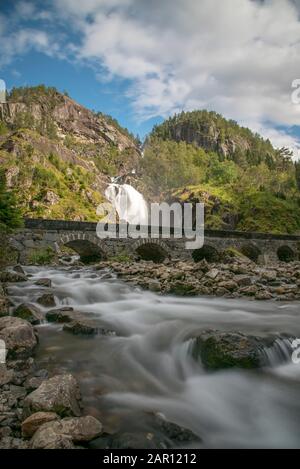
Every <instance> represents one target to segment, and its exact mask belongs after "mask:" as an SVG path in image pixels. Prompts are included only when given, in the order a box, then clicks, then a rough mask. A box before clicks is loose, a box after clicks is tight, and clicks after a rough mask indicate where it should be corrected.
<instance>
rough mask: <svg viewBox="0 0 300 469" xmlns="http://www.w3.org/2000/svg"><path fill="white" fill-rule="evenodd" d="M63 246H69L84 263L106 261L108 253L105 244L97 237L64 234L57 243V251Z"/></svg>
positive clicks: (84, 234)
mask: <svg viewBox="0 0 300 469" xmlns="http://www.w3.org/2000/svg"><path fill="white" fill-rule="evenodd" d="M61 246H67V247H69V248H71V249H73V251H75V252H76V253H77V254H78V255H79V256H80V260H81V261H82V262H87V263H88V262H96V261H99V260H102V259H106V257H107V251H106V248H105V246H104V245H103V242H101V240H100V239H99V238H97V236H94V235H90V234H86V233H80V232H78V233H64V234H62V235H60V236H59V237H58V239H57V241H56V248H57V251H58V252H59V251H60V247H61Z"/></svg>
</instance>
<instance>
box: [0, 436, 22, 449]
mask: <svg viewBox="0 0 300 469" xmlns="http://www.w3.org/2000/svg"><path fill="white" fill-rule="evenodd" d="M0 449H28V442H27V441H24V440H22V439H21V438H13V437H11V436H6V437H4V438H1V439H0Z"/></svg>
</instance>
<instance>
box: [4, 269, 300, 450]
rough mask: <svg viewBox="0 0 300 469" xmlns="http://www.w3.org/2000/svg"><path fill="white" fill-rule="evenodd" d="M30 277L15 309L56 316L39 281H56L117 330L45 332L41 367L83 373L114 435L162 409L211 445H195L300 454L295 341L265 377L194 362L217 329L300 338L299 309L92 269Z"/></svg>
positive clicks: (87, 397) (79, 305)
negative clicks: (152, 286) (172, 289)
mask: <svg viewBox="0 0 300 469" xmlns="http://www.w3.org/2000/svg"><path fill="white" fill-rule="evenodd" d="M26 273H27V274H30V278H29V280H28V281H27V282H26V283H24V284H22V283H17V284H15V285H12V284H11V285H10V286H9V294H10V296H11V299H12V301H13V303H14V304H15V305H18V304H20V303H22V302H29V303H33V304H35V305H36V306H38V307H39V308H42V310H43V312H46V311H47V310H48V309H49V308H45V307H41V305H40V304H38V303H37V298H38V297H39V296H40V295H41V287H40V286H38V285H36V281H37V280H39V279H41V278H49V279H50V280H51V283H52V289H53V292H54V295H55V299H56V304H57V307H59V306H65V305H69V306H72V307H74V309H75V310H77V311H81V312H82V313H84V314H86V315H87V317H92V318H93V320H95V321H97V322H98V323H99V327H104V328H108V329H112V330H115V331H116V332H117V335H116V336H101V335H99V336H95V337H94V338H93V339H92V338H91V337H79V336H78V337H74V336H72V335H71V334H69V333H66V332H64V331H63V329H62V325H61V324H57V325H55V324H49V323H44V324H43V325H41V326H37V328H38V331H39V339H40V344H39V348H38V350H37V354H36V357H35V360H36V362H37V364H38V366H39V367H43V368H47V369H48V368H50V371H51V373H53V374H60V373H62V372H70V373H73V374H74V375H75V376H76V377H77V378H78V380H79V382H80V386H81V389H82V393H83V396H84V402H85V406H86V407H87V409H88V412H92V415H94V416H96V417H98V418H99V420H101V422H103V424H104V427H105V428H106V430H109V432H111V433H113V432H115V431H119V429H120V431H121V432H122V431H123V432H135V433H136V434H138V435H139V434H140V433H141V432H146V433H147V434H148V433H151V432H153V427H152V426H151V424H150V423H148V421H147V418H146V417H147V416H148V417H149V416H150V415H151V413H153V412H160V413H163V414H164V415H165V416H166V417H167V419H168V420H170V421H172V422H175V423H177V424H179V425H183V426H184V427H186V428H188V429H190V430H192V431H193V432H194V433H195V434H196V435H198V436H199V437H201V438H202V440H203V441H202V442H201V441H200V442H198V443H196V446H192V447H193V448H195V447H205V448H215V447H217V448H220V447H221V448H222V447H225V448H226V447H228V448H232V447H235V448H249V447H250V448H251V447H257V448H260V447H261V448H266V447H267V448H278V447H280V448H282V447H288V448H292V447H296V448H297V447H299V443H300V436H299V435H300V419H299V415H300V401H299V385H300V365H299V364H294V363H293V362H292V360H291V355H290V352H289V353H287V351H288V348H289V341H288V339H287V340H285V339H284V340H281V341H277V343H276V344H275V345H273V346H272V347H271V348H269V349H266V351H265V354H266V356H265V358H266V366H265V367H263V368H261V369H260V370H259V371H255V370H251V371H249V370H240V369H230V370H219V371H215V372H207V371H206V370H205V369H204V368H203V367H202V365H201V363H200V362H199V361H195V360H193V358H192V356H191V354H190V353H189V345H190V340H188V339H189V338H191V337H193V336H194V337H196V336H197V335H198V334H199V332H200V331H201V330H207V329H219V330H224V331H226V330H227V331H241V332H244V333H246V334H249V335H254V336H256V335H258V334H259V333H260V332H261V331H264V334H265V335H266V337H268V336H273V334H277V333H278V331H284V332H285V333H286V337H293V336H297V337H300V322H299V303H298V302H293V303H290V304H286V305H281V304H280V303H279V302H265V303H264V306H263V307H262V303H261V302H256V301H249V300H242V299H226V298H221V299H220V298H205V297H190V298H189V297H182V298H181V297H174V296H171V295H165V296H162V295H158V294H156V293H153V292H149V291H142V290H140V289H138V288H134V287H131V286H130V285H128V284H126V283H123V282H122V281H121V280H119V279H117V278H116V276H115V275H114V274H112V273H110V272H109V271H108V270H103V271H99V270H96V269H93V268H87V267H85V268H79V267H77V268H76V267H60V268H51V267H49V268H46V267H45V268H44V267H26ZM51 308H52V307H51ZM183 446H184V447H187V446H188V445H185V444H183Z"/></svg>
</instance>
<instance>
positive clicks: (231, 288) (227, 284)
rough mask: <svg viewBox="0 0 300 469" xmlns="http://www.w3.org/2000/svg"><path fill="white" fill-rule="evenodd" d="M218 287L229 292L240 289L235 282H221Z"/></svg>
mask: <svg viewBox="0 0 300 469" xmlns="http://www.w3.org/2000/svg"><path fill="white" fill-rule="evenodd" d="M218 286H219V288H225V289H226V290H229V291H235V290H237V289H238V285H237V283H235V282H234V280H223V282H220V283H219V284H218Z"/></svg>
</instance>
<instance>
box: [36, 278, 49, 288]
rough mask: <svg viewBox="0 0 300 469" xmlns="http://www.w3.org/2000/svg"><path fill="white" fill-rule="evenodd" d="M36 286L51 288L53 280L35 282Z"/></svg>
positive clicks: (43, 279) (45, 279)
mask: <svg viewBox="0 0 300 469" xmlns="http://www.w3.org/2000/svg"><path fill="white" fill-rule="evenodd" d="M35 285H39V286H40V287H46V288H50V287H51V280H50V279H49V278H40V279H39V280H37V281H36V282H35Z"/></svg>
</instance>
